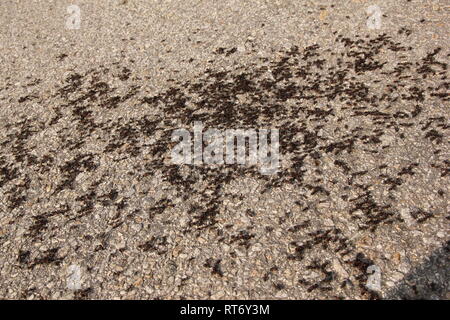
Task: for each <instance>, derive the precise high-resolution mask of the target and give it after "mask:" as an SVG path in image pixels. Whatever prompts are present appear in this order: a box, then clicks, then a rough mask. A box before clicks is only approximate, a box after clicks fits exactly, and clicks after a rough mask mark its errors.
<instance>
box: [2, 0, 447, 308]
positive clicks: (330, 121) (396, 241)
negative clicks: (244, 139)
mask: <svg viewBox="0 0 450 320" xmlns="http://www.w3.org/2000/svg"><path fill="white" fill-rule="evenodd" d="M72 3H73V4H77V5H79V6H80V8H81V27H80V29H79V30H68V29H67V28H66V26H65V21H66V19H67V16H68V14H67V12H66V7H67V6H68V5H70V4H72ZM321 3H323V1H294V0H285V1H281V0H273V1H264V0H258V1H245V2H244V1H232V0H229V1H220V3H219V1H194V0H192V1H178V0H172V1H137V0H128V1H119V0H117V1H112V0H111V1H95V2H94V1H73V2H66V1H33V2H32V1H8V0H6V1H2V3H1V4H0V15H1V24H0V52H1V55H0V59H1V64H0V71H1V76H0V146H1V149H0V297H1V298H7V299H11V298H20V299H60V298H69V299H70V298H76V299H111V298H119V299H129V298H132V299H180V298H186V299H199V298H202V299H222V298H227V299H235V298H241V299H247V298H252V299H273V298H275V299H335V298H338V299H340V298H356V299H360V298H361V299H370V298H413V299H414V298H425V299H430V298H431V299H446V298H449V295H448V282H449V274H448V250H449V249H450V248H449V242H448V241H449V234H448V231H449V228H448V221H449V217H450V216H449V206H448V199H449V195H448V192H449V189H448V182H449V174H450V161H449V152H448V147H449V139H448V138H449V121H448V120H449V119H448V115H449V98H448V90H449V80H448V78H447V76H448V64H447V63H448V57H449V54H450V51H449V47H448V37H449V32H448V30H450V28H449V25H448V20H449V12H450V11H449V10H450V7H449V6H448V2H446V1H424V0H420V1H419V0H411V1H406V0H398V1H377V2H376V3H375V2H374V3H372V2H371V1H364V0H360V1H356V0H353V1H350V0H348V1H347V0H345V1H337V2H333V3H334V4H332V5H331V4H330V5H325V4H321ZM373 4H377V5H379V6H380V8H381V10H382V12H383V16H382V26H381V29H379V30H370V29H368V27H367V25H366V21H367V18H368V16H367V13H366V9H367V8H368V7H369V6H370V5H373ZM194 121H202V122H203V123H204V125H205V127H207V128H208V127H209V128H219V129H229V128H255V129H259V128H278V129H279V130H280V153H281V155H282V156H281V159H282V161H281V168H280V170H279V172H278V173H277V174H275V175H261V174H260V172H259V170H258V168H256V167H246V166H238V165H223V166H207V165H204V166H188V165H183V166H178V165H174V164H172V163H171V158H170V151H171V148H172V147H173V146H174V143H173V142H172V141H171V134H172V132H173V130H175V129H178V128H188V129H191V128H192V125H193V123H194ZM372 265H375V266H377V267H378V268H379V269H380V270H381V289H380V290H376V291H370V290H368V289H367V288H366V283H367V280H368V277H369V274H368V273H367V268H369V267H370V266H372ZM74 270H78V271H77V272H79V274H78V276H79V277H80V284H79V285H78V284H77V280H76V279H75V280H74V278H73V277H74V275H73V274H72V276H71V275H70V273H73V272H74ZM75 278H76V276H75ZM68 279H69V280H68ZM73 281H75V284H74V283H73Z"/></svg>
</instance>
